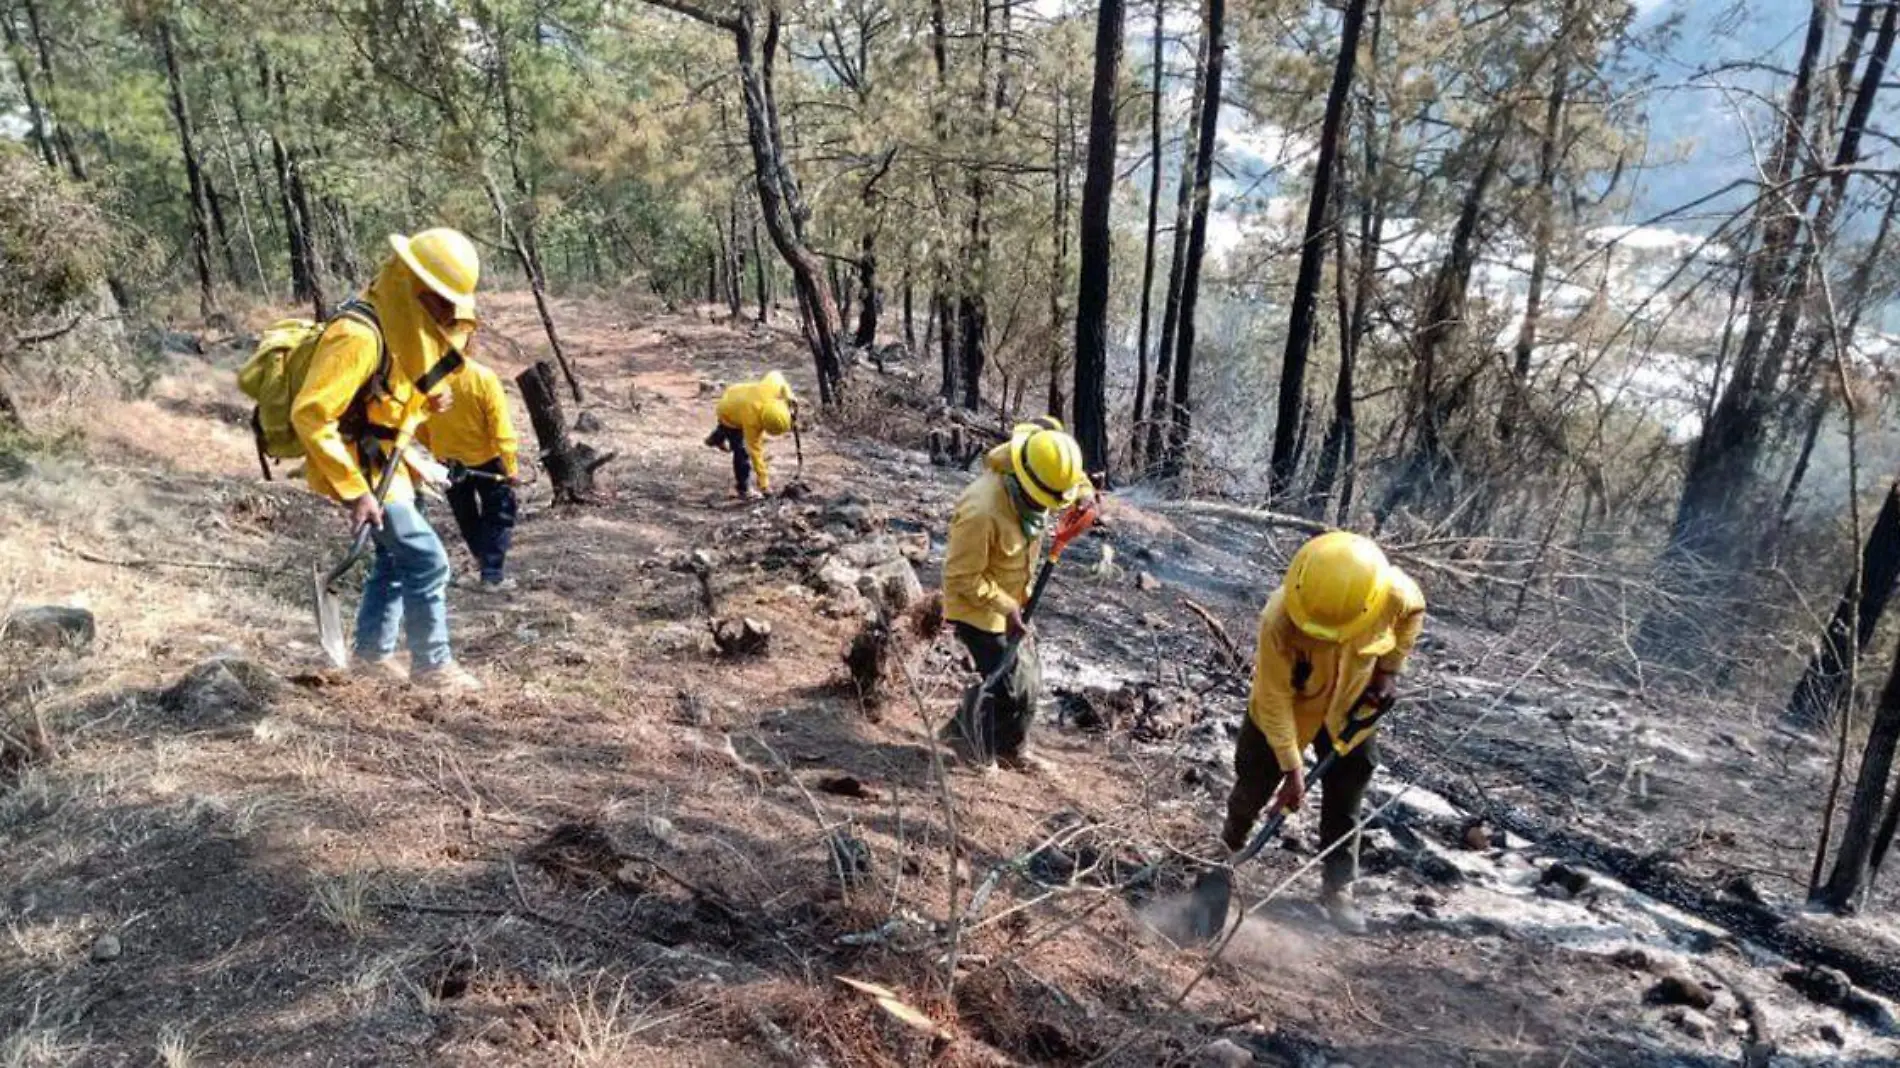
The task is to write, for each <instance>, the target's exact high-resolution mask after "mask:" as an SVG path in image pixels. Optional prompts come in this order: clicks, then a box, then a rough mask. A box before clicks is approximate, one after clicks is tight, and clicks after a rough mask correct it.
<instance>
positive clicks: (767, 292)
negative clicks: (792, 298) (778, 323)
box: [751, 218, 772, 324]
mask: <svg viewBox="0 0 1900 1068" xmlns="http://www.w3.org/2000/svg"><path fill="white" fill-rule="evenodd" d="M751 229H752V269H753V271H754V272H756V274H755V277H756V279H757V281H758V289H759V322H760V323H761V324H764V323H770V322H771V321H772V277H771V266H770V265H769V264H767V263H766V262H765V253H764V251H763V250H762V249H761V248H760V247H759V220H758V219H757V218H754V219H752V222H751Z"/></svg>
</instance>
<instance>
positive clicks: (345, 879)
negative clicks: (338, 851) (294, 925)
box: [310, 869, 372, 940]
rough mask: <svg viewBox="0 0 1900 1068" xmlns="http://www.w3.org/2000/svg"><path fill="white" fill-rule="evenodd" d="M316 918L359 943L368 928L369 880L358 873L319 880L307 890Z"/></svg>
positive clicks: (367, 931) (369, 907)
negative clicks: (314, 907)
mask: <svg viewBox="0 0 1900 1068" xmlns="http://www.w3.org/2000/svg"><path fill="white" fill-rule="evenodd" d="M310 899H311V902H312V903H313V904H314V905H315V906H316V909H317V915H318V916H319V917H321V918H322V919H323V921H324V922H325V923H327V924H329V925H330V926H332V927H335V928H337V929H338V930H340V931H342V932H344V933H345V934H347V935H349V936H350V937H351V938H353V939H359V940H360V939H361V938H362V937H363V936H364V935H366V934H368V933H369V930H370V928H371V926H372V920H371V906H370V877H369V873H368V872H365V871H363V870H361V869H355V870H352V871H349V872H345V873H344V874H343V875H340V876H319V877H318V878H317V879H316V881H315V884H314V885H313V886H312V887H311V890H310Z"/></svg>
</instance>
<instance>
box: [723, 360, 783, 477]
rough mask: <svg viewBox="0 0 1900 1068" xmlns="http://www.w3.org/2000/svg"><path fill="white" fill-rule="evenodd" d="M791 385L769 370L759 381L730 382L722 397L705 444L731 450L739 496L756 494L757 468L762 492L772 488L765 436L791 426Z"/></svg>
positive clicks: (733, 473)
mask: <svg viewBox="0 0 1900 1068" xmlns="http://www.w3.org/2000/svg"><path fill="white" fill-rule="evenodd" d="M794 403H796V399H795V398H794V397H793V396H792V387H791V386H790V385H788V384H787V383H786V381H785V376H784V375H782V374H779V373H778V372H777V371H770V372H767V373H766V376H765V377H764V378H762V379H760V380H759V381H757V382H741V383H739V384H737V385H734V386H729V387H727V389H726V392H725V393H724V394H723V395H722V396H720V398H719V425H718V426H716V427H714V428H713V432H712V435H711V436H710V437H708V438H707V439H706V444H707V445H708V446H710V447H712V448H715V449H722V450H725V451H727V452H730V453H732V481H733V485H734V490H735V491H736V492H737V494H738V496H739V499H740V500H742V501H749V500H751V499H752V498H753V496H754V494H753V492H752V485H751V483H752V477H753V473H754V471H755V470H756V471H757V474H758V481H759V492H760V493H769V492H770V491H771V489H772V472H771V468H770V466H769V465H768V464H767V463H766V460H765V439H766V438H768V437H779V436H780V435H783V434H786V433H788V432H790V431H791V429H792V405H793V404H794Z"/></svg>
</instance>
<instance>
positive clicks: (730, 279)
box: [726, 195, 745, 321]
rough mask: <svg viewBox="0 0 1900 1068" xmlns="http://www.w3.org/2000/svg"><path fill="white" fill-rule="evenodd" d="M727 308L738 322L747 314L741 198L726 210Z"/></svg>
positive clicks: (732, 200)
mask: <svg viewBox="0 0 1900 1068" xmlns="http://www.w3.org/2000/svg"><path fill="white" fill-rule="evenodd" d="M726 223H727V225H726V308H727V310H729V311H730V312H731V313H732V318H733V319H734V321H737V320H738V318H739V317H740V316H741V315H743V314H745V246H744V245H742V244H740V243H739V198H738V197H737V196H736V195H735V196H733V197H731V198H729V202H728V204H727V210H726Z"/></svg>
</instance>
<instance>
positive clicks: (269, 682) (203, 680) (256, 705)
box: [159, 656, 282, 726]
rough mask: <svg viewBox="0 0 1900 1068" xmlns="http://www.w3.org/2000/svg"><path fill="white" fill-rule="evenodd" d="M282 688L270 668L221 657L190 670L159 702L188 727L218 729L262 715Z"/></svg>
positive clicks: (247, 661) (238, 659)
mask: <svg viewBox="0 0 1900 1068" xmlns="http://www.w3.org/2000/svg"><path fill="white" fill-rule="evenodd" d="M281 686H282V683H281V682H280V681H279V680H278V678H277V676H276V675H275V674H273V673H272V672H271V671H270V669H268V668H265V667H262V666H260V665H258V664H254V663H252V662H251V661H249V660H244V659H241V658H239V657H227V656H221V657H213V658H212V659H210V660H207V661H205V662H204V663H202V664H199V665H198V666H197V667H194V668H192V669H191V670H190V671H187V672H186V673H185V675H184V677H183V678H181V679H179V680H178V681H177V682H175V683H173V684H172V686H171V688H170V689H167V690H166V691H165V692H164V693H163V694H162V695H160V698H159V701H160V704H161V705H163V706H164V708H165V709H166V710H168V711H170V712H171V713H172V714H173V715H174V716H176V717H177V718H178V719H179V720H180V721H181V722H183V723H185V724H188V725H190V726H216V725H219V724H227V723H232V722H235V721H237V720H240V719H244V718H247V717H251V716H256V715H260V714H262V713H263V711H264V709H265V708H266V707H267V706H268V705H269V704H270V701H271V699H272V698H273V697H274V696H276V694H277V692H278V690H279V688H280V687H281Z"/></svg>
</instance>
